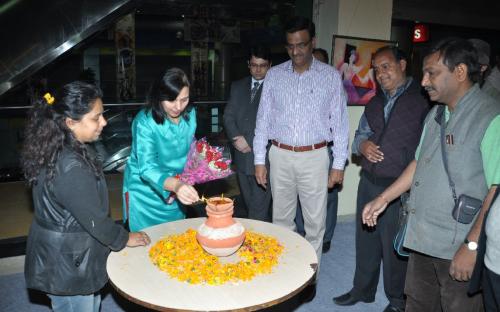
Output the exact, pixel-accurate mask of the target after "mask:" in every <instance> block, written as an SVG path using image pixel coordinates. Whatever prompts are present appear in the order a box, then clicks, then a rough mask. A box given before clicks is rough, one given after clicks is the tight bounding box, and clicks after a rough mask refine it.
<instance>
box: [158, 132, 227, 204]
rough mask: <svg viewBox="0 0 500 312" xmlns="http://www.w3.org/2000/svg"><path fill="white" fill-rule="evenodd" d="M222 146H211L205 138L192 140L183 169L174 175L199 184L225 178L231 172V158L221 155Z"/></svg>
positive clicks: (183, 180) (168, 201) (185, 181)
mask: <svg viewBox="0 0 500 312" xmlns="http://www.w3.org/2000/svg"><path fill="white" fill-rule="evenodd" d="M223 150H224V149H223V148H222V147H217V146H211V145H210V144H208V142H207V139H206V138H202V139H200V140H194V141H193V143H191V147H190V148H189V152H188V156H187V161H186V165H185V166H184V171H183V172H182V173H181V174H178V175H177V176H176V178H177V179H179V180H180V181H182V182H184V183H186V184H189V185H194V184H199V183H205V182H208V181H213V180H218V179H222V178H225V177H227V176H229V175H230V174H232V173H233V172H232V171H231V169H230V168H229V167H230V164H231V160H229V159H224V158H223V157H222V152H223ZM174 199H175V193H173V192H172V193H171V195H170V197H169V198H168V200H167V203H169V204H171V203H172V202H173V201H174Z"/></svg>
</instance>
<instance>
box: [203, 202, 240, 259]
mask: <svg viewBox="0 0 500 312" xmlns="http://www.w3.org/2000/svg"><path fill="white" fill-rule="evenodd" d="M205 210H206V212H207V216H208V218H207V220H206V221H205V222H204V223H203V224H201V225H200V227H199V228H198V232H197V234H196V239H197V240H198V243H199V244H200V245H201V247H203V249H205V251H206V252H208V253H210V254H212V255H214V256H218V257H226V256H229V255H232V254H233V253H235V252H236V251H237V250H238V249H239V248H240V246H241V244H242V243H243V241H244V240H245V228H244V227H243V225H241V223H240V222H238V221H235V220H234V219H233V212H234V203H233V201H232V200H231V199H230V198H221V197H212V198H210V199H208V201H207V206H206V208H205Z"/></svg>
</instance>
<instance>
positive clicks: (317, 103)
mask: <svg viewBox="0 0 500 312" xmlns="http://www.w3.org/2000/svg"><path fill="white" fill-rule="evenodd" d="M286 40H287V44H286V46H285V47H286V49H287V51H288V55H289V56H290V59H291V60H289V61H287V62H284V63H282V64H280V65H277V66H274V67H273V68H271V69H270V70H269V72H268V73H267V76H266V84H265V85H264V89H263V91H262V96H261V100H260V105H259V110H258V113H257V127H256V129H255V138H254V153H255V160H254V162H255V178H256V179H257V183H259V184H260V185H262V186H264V187H265V186H266V185H267V174H268V172H267V170H266V167H265V158H266V145H267V143H268V141H271V143H272V146H271V148H270V150H269V162H270V183H271V191H272V195H273V223H275V224H278V225H281V226H284V227H286V228H289V229H291V230H295V222H294V219H295V214H296V209H297V195H298V196H299V200H300V202H301V205H302V213H303V217H304V228H305V232H306V235H305V238H306V239H307V240H308V241H309V242H310V243H311V245H312V246H313V247H314V249H315V250H316V254H317V256H318V264H319V261H320V260H321V250H322V244H323V234H324V232H325V220H326V203H327V189H328V186H329V187H332V186H333V185H334V184H339V183H342V180H343V177H344V166H345V161H346V158H347V155H348V152H347V150H348V131H349V125H348V119H347V110H346V96H345V92H344V89H343V86H342V80H341V78H340V74H339V73H338V72H337V71H336V70H335V69H334V68H333V67H331V66H329V65H327V64H324V63H322V62H320V61H318V60H316V59H314V58H313V55H312V51H313V49H314V48H315V46H316V38H315V27H314V24H313V23H312V22H311V21H309V20H308V19H306V18H303V17H295V18H293V19H292V20H291V21H290V22H289V23H288V24H287V26H286ZM332 141H333V147H332V152H333V157H334V160H333V164H332V166H331V167H330V166H329V157H328V151H327V145H328V142H332ZM310 289H312V290H311V296H308V298H305V299H306V300H310V299H312V298H313V297H314V289H315V288H314V286H313V287H311V288H310Z"/></svg>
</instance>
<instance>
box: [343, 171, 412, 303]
mask: <svg viewBox="0 0 500 312" xmlns="http://www.w3.org/2000/svg"><path fill="white" fill-rule="evenodd" d="M374 182H375V183H374ZM386 188H387V183H381V184H378V183H377V182H376V181H373V180H372V179H369V177H368V175H367V174H366V173H365V172H363V173H362V175H361V180H360V181H359V186H358V198H357V213H356V271H355V273H354V283H353V289H352V290H351V295H353V296H354V297H357V298H361V299H365V300H372V299H374V298H375V294H376V292H377V285H378V281H379V275H380V265H381V263H382V265H383V278H384V291H385V294H386V296H387V299H389V302H390V303H391V304H392V305H393V306H396V307H399V308H404V306H405V300H404V291H403V289H404V285H405V276H406V265H407V259H406V258H403V257H400V256H398V255H397V254H396V252H395V251H394V246H393V241H394V236H395V235H396V233H397V231H398V220H399V210H400V209H401V202H400V201H399V199H398V200H395V201H393V202H391V203H390V204H389V207H387V209H386V211H385V212H384V213H383V214H382V215H380V216H379V218H378V221H377V225H376V226H375V227H373V228H369V227H367V226H364V225H363V224H362V221H361V213H362V211H363V208H364V206H365V205H366V204H367V203H368V202H369V201H371V200H373V199H374V198H375V197H377V196H378V195H379V194H380V193H382V192H383V191H384V190H385V189H386Z"/></svg>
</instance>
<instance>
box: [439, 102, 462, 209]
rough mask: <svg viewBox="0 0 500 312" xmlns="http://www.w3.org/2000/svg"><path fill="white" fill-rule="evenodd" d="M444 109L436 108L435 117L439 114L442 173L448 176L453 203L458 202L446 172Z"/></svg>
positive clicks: (453, 185) (453, 184)
mask: <svg viewBox="0 0 500 312" xmlns="http://www.w3.org/2000/svg"><path fill="white" fill-rule="evenodd" d="M444 109H445V107H444V106H441V107H439V108H438V110H437V113H436V115H438V114H441V123H440V124H441V155H442V158H443V164H444V171H445V172H446V175H447V176H448V183H449V184H450V188H451V192H452V195H453V200H454V201H455V203H456V202H457V201H458V199H457V193H456V192H455V183H453V181H452V180H451V176H450V173H449V171H448V158H447V157H446V143H445V142H446V138H445V128H446V116H445V111H444Z"/></svg>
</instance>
